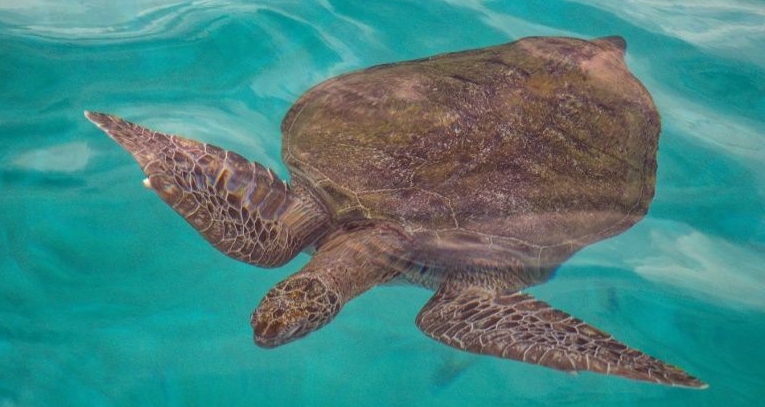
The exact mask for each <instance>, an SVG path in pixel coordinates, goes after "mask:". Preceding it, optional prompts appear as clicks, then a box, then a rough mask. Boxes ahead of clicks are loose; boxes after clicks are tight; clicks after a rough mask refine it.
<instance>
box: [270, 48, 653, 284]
mask: <svg viewBox="0 0 765 407" xmlns="http://www.w3.org/2000/svg"><path fill="white" fill-rule="evenodd" d="M623 56H624V43H623V42H621V41H620V39H619V38H606V39H601V40H596V41H593V42H588V41H584V40H579V39H573V38H527V39H524V40H521V41H517V42H514V43H511V44H507V45H501V46H497V47H492V48H486V49H482V50H478V51H471V52H461V53H455V54H446V55H441V56H436V57H433V58H428V59H423V60H418V61H411V62H404V63H400V64H393V65H384V66H379V67H375V68H371V69H367V70H364V71H360V72H356V73H351V74H348V75H344V76H341V77H338V78H335V79H331V80H329V81H327V82H324V83H322V84H321V85H319V86H317V87H315V88H313V89H311V90H310V91H309V92H307V93H306V94H305V95H304V96H303V97H301V98H300V100H298V101H297V103H296V104H295V105H294V106H293V107H292V109H290V111H289V112H288V113H287V115H286V117H285V119H284V121H283V123H282V131H283V133H284V147H283V156H284V160H285V162H286V163H287V165H288V166H289V167H290V171H291V173H292V174H294V175H296V176H298V177H300V178H301V179H302V180H303V181H305V183H306V184H308V185H310V187H311V189H312V190H314V191H315V193H316V194H317V195H319V196H320V199H321V200H322V201H323V202H324V203H325V204H326V205H327V206H328V210H329V212H330V213H332V214H334V216H335V217H336V219H337V221H338V222H340V223H343V222H349V221H357V220H361V219H376V220H383V221H386V220H387V221H390V222H391V224H394V225H397V226H399V227H401V228H403V229H404V230H405V231H406V233H407V234H409V235H411V237H412V241H413V243H414V245H415V246H416V247H414V248H413V249H412V253H410V254H411V255H413V256H414V260H415V261H416V262H417V263H424V264H435V265H437V266H440V267H452V266H453V267H456V268H458V269H462V268H464V267H466V266H468V267H471V269H475V268H478V269H479V270H480V269H481V268H484V267H490V266H493V267H497V268H502V267H505V266H506V262H507V258H508V256H512V257H513V258H515V259H517V260H519V261H520V262H521V263H523V265H524V267H525V268H526V271H525V273H526V274H527V276H524V277H529V281H527V283H533V282H539V278H544V276H545V275H546V274H547V272H549V271H550V269H551V268H554V267H556V266H557V265H558V264H560V263H561V262H562V261H563V260H565V259H566V258H567V257H569V256H570V255H571V254H572V253H573V252H574V251H576V250H578V249H580V248H581V247H583V246H585V245H587V244H589V243H592V242H594V241H597V240H601V239H603V238H605V237H608V236H612V235H614V234H617V233H620V232H622V231H623V230H625V229H626V228H628V227H629V226H631V225H632V224H634V223H635V222H636V221H637V220H639V219H640V218H642V217H643V215H644V214H645V212H646V210H647V209H648V204H649V202H650V200H651V198H652V197H653V188H654V182H655V172H656V148H657V141H658V135H659V116H658V113H657V111H656V108H655V106H654V104H653V101H652V100H651V97H650V95H649V94H648V92H647V91H646V89H645V88H644V87H643V86H642V84H641V83H640V82H639V81H638V80H637V79H636V78H635V77H634V76H632V74H631V73H630V72H629V70H628V69H627V67H626V65H625V63H624V59H623ZM535 268H536V269H538V270H539V274H538V275H536V274H537V273H536V272H535V271H532V270H533V269H535ZM516 288H520V287H516Z"/></svg>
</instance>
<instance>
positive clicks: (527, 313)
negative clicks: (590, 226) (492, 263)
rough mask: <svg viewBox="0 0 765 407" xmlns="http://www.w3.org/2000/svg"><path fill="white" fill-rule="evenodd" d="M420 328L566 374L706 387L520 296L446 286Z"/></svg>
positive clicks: (423, 316)
mask: <svg viewBox="0 0 765 407" xmlns="http://www.w3.org/2000/svg"><path fill="white" fill-rule="evenodd" d="M417 326H418V327H419V328H420V329H421V330H422V331H423V332H425V334H426V335H428V336H430V337H431V338H433V339H436V340H438V341H440V342H443V343H445V344H447V345H450V346H453V347H455V348H459V349H462V350H466V351H469V352H474V353H480V354H487V355H494V356H499V357H502V358H507V359H515V360H519V361H523V362H528V363H534V364H538V365H543V366H548V367H552V368H555V369H559V370H565V371H578V370H588V371H591V372H596V373H604V374H610V375H618V376H623V377H627V378H630V379H635V380H642V381H647V382H654V383H660V384H666V385H670V386H681V387H693V388H705V387H707V385H706V384H705V383H703V382H702V381H700V380H698V379H696V378H695V377H693V376H690V375H688V374H687V373H686V372H684V371H683V370H681V369H679V368H677V367H674V366H671V365H668V364H666V363H664V362H662V361H660V360H658V359H655V358H653V357H651V356H648V355H646V354H645V353H643V352H640V351H638V350H636V349H632V348H630V347H628V346H626V345H624V344H622V343H621V342H619V341H617V340H615V339H614V338H613V337H612V336H611V335H609V334H607V333H605V332H603V331H601V330H599V329H596V328H594V327H592V326H590V325H588V324H586V323H585V322H583V321H581V320H579V319H576V318H574V317H572V316H570V315H568V314H566V313H565V312H563V311H560V310H557V309H554V308H552V307H550V306H549V305H548V304H546V303H544V302H542V301H539V300H537V299H536V298H534V297H532V296H530V295H528V294H522V293H520V292H513V293H507V294H502V293H497V292H495V291H491V290H488V289H485V288H482V287H476V286H462V285H460V284H459V283H449V282H446V283H444V284H443V285H442V287H441V288H440V289H439V290H438V291H437V292H436V294H435V295H434V296H433V298H431V299H430V301H429V302H428V303H427V304H426V305H425V307H424V308H423V309H422V311H420V314H419V315H418V316H417Z"/></svg>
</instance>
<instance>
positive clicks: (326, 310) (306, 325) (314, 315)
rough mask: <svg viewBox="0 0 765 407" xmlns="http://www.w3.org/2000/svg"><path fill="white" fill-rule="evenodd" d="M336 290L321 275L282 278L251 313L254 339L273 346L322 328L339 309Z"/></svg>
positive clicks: (262, 344) (263, 345) (339, 302)
mask: <svg viewBox="0 0 765 407" xmlns="http://www.w3.org/2000/svg"><path fill="white" fill-rule="evenodd" d="M339 294H340V293H339V292H338V291H337V290H335V289H333V287H332V285H330V284H328V281H327V280H326V279H324V278H321V277H320V276H319V277H315V276H311V275H305V274H304V273H300V274H298V275H295V276H293V277H291V278H288V279H287V280H284V281H282V282H281V283H279V284H277V285H276V286H275V287H274V288H272V289H271V291H269V292H268V294H266V296H265V297H264V298H263V300H262V301H261V302H260V305H259V306H258V308H257V309H256V310H255V312H253V313H252V317H251V319H250V325H252V329H253V331H254V337H255V343H256V344H257V345H258V346H261V347H264V348H274V347H277V346H280V345H284V344H285V343H288V342H292V341H293V340H295V339H299V338H302V337H303V336H306V335H308V334H309V333H311V332H313V331H315V330H317V329H319V328H321V327H322V326H324V325H326V324H327V323H328V322H329V321H331V320H332V318H334V317H335V315H337V313H338V312H339V311H340V308H341V307H342V304H341V301H340V295H339Z"/></svg>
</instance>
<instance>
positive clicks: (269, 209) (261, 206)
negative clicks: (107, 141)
mask: <svg viewBox="0 0 765 407" xmlns="http://www.w3.org/2000/svg"><path fill="white" fill-rule="evenodd" d="M86 117H87V118H88V119H89V120H90V121H92V122H93V123H95V124H96V125H97V126H98V127H100V128H101V129H102V130H103V131H104V132H106V134H108V135H109V136H110V137H111V138H112V139H114V140H115V141H116V142H117V143H119V144H120V145H122V146H123V147H124V148H125V149H126V150H128V151H129V152H130V154H132V155H133V157H134V158H135V159H136V161H138V163H139V164H140V165H141V169H142V170H143V171H144V173H145V174H146V176H147V181H146V182H145V184H147V186H148V187H150V188H151V189H153V190H154V191H156V192H157V194H158V195H159V196H160V198H162V200H163V201H165V202H166V203H167V204H168V205H170V206H171V207H172V208H173V209H174V210H175V211H176V212H178V213H179V214H180V215H181V216H183V217H184V219H186V221H187V222H189V223H190V224H191V225H192V226H193V227H194V228H195V229H196V230H197V231H198V232H199V233H200V234H201V235H202V236H203V237H204V238H205V239H207V241H209V242H210V243H211V244H212V245H213V246H215V247H216V248H217V249H218V250H220V251H221V252H223V253H226V254H227V255H229V256H231V257H233V258H235V259H237V260H241V261H244V262H247V263H250V264H254V265H257V266H261V267H274V266H279V265H281V264H284V263H286V262H287V261H289V260H290V259H292V258H293V257H294V256H295V255H296V254H297V253H298V252H300V251H301V250H303V248H304V247H305V246H306V245H307V244H308V243H310V242H311V241H312V240H313V239H315V238H316V236H317V231H318V230H319V229H320V227H321V226H322V225H323V224H324V223H325V221H326V216H323V212H321V211H318V210H315V208H314V207H312V206H311V205H309V203H308V202H307V201H305V200H301V199H300V198H299V197H295V196H293V195H292V194H291V193H290V190H289V188H288V186H287V184H285V183H284V182H282V181H281V180H279V179H278V178H277V177H276V175H274V173H273V172H272V171H271V170H270V169H266V168H264V167H263V166H261V165H260V164H258V163H252V162H248V161H247V160H245V159H244V158H243V157H242V156H240V155H239V154H236V153H234V152H231V151H226V150H223V149H221V148H219V147H216V146H213V145H210V144H205V143H200V142H197V141H193V140H189V139H186V138H183V137H180V136H175V135H168V134H164V133H160V132H156V131H153V130H149V129H147V128H144V127H141V126H138V125H136V124H133V123H129V122H126V121H124V120H122V119H120V118H119V117H116V116H111V115H106V114H102V113H95V112H86Z"/></svg>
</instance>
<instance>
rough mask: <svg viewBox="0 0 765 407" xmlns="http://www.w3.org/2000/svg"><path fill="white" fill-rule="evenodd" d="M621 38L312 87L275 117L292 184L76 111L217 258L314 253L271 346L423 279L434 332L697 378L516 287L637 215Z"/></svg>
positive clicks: (652, 150) (641, 177) (390, 69)
mask: <svg viewBox="0 0 765 407" xmlns="http://www.w3.org/2000/svg"><path fill="white" fill-rule="evenodd" d="M625 48H626V44H625V41H624V40H623V39H622V38H621V37H616V36H614V37H605V38H599V39H594V40H590V41H587V40H582V39H575V38H559V37H530V38H524V39H521V40H518V41H515V42H512V43H509V44H504V45H499V46H494V47H489V48H483V49H477V50H470V51H464V52H456V53H450V54H443V55H438V56H433V57H430V58H425V59H419V60H414V61H408V62H400V63H395V64H388V65H380V66H376V67H372V68H369V69H365V70H361V71H357V72H353V73H349V74H345V75H342V76H339V77H336V78H333V79H330V80H328V81H326V82H323V83H321V84H319V85H317V86H315V87H314V88H312V89H311V90H309V91H308V92H307V93H306V94H305V95H303V96H302V97H301V98H300V99H299V100H298V101H297V102H296V103H295V105H294V106H292V108H291V109H290V110H289V112H288V113H287V114H286V116H285V118H284V120H283V122H282V132H283V147H282V157H283V159H284V162H285V163H286V165H287V168H288V169H289V173H290V182H289V184H288V183H286V182H284V181H281V180H280V179H279V178H278V177H277V176H276V175H275V174H274V173H273V172H272V171H271V170H270V169H267V168H265V167H263V166H261V165H260V164H258V163H255V162H250V161H248V160H246V159H245V158H243V157H242V156H240V155H238V154H236V153H234V152H231V151H226V150H223V149H221V148H219V147H216V146H213V145H210V144H205V143H201V142H197V141H192V140H189V139H185V138H182V137H179V136H175V135H167V134H163V133H160V132H156V131H153V130H149V129H146V128H143V127H141V126H138V125H136V124H133V123H129V122H127V121H124V120H122V119H120V118H118V117H116V116H111V115H106V114H102V113H92V112H86V116H87V118H88V119H90V120H91V121H92V122H94V123H95V124H96V125H98V126H99V127H100V128H101V129H102V130H104V131H105V132H106V133H107V134H108V135H109V136H110V137H111V138H113V139H114V140H115V141H116V142H117V143H119V144H121V145H122V146H123V147H124V148H125V149H127V150H128V151H129V152H130V153H131V154H132V155H133V157H134V158H135V159H136V160H137V161H138V163H139V164H140V165H141V168H142V169H143V171H144V172H145V173H146V176H147V177H148V178H147V179H146V180H145V181H144V184H145V185H146V186H147V187H149V188H151V189H153V190H154V191H156V192H157V193H158V194H159V196H160V197H161V198H162V199H163V200H164V201H165V202H166V203H168V204H169V205H170V206H172V208H173V209H174V210H175V211H177V212H178V213H179V214H181V215H182V216H183V217H184V218H185V219H186V220H187V221H188V222H189V223H190V224H191V225H192V226H193V227H194V228H196V229H197V231H199V233H201V234H202V236H204V238H205V239H207V240H208V241H209V242H210V243H212V245H214V246H215V247H216V248H218V249H219V250H220V251H222V252H223V253H225V254H227V255H229V256H231V257H233V258H234V259H237V260H241V261H244V262H247V263H250V264H253V265H256V266H260V267H274V266H279V265H282V264H285V263H286V262H288V261H289V260H290V259H292V258H293V257H294V256H295V255H296V254H298V253H299V252H300V251H307V252H309V253H312V254H313V257H312V259H311V260H310V262H309V263H308V264H307V265H306V266H305V267H303V269H302V270H301V271H299V272H298V273H296V274H294V275H292V276H290V277H289V278H287V279H286V280H284V281H282V282H280V283H279V284H277V285H276V286H275V287H274V288H272V289H271V290H270V291H269V292H268V293H267V294H266V296H265V297H264V298H263V300H262V301H261V303H260V305H259V306H258V308H257V309H256V310H255V311H254V312H253V314H252V316H251V325H252V328H253V329H254V338H255V342H256V343H257V344H258V345H260V346H262V347H275V346H279V345H282V344H285V343H287V342H290V341H292V340H295V339H297V338H300V337H303V336H305V335H307V334H308V333H310V332H313V331H315V330H316V329H318V328H320V327H322V326H323V325H325V324H327V323H328V322H329V321H331V320H332V319H333V318H334V317H335V316H336V315H337V313H338V312H339V311H340V309H341V308H342V307H343V305H344V304H345V303H346V302H348V301H349V300H351V299H352V298H354V297H356V296H357V295H359V294H361V293H363V292H365V291H367V290H369V289H370V288H372V287H374V286H376V285H379V284H385V283H389V282H405V283H411V284H417V285H420V286H423V287H426V288H429V289H432V290H434V291H435V294H434V295H433V297H432V298H431V299H430V301H428V303H427V304H426V305H425V307H424V308H423V309H422V310H421V311H420V313H419V315H418V316H417V319H416V323H417V326H418V327H419V328H420V329H421V330H422V331H423V332H424V333H425V334H426V335H428V336H430V337H431V338H433V339H435V340H437V341H440V342H443V343H445V344H447V345H450V346H453V347H456V348H459V349H463V350H466V351H470V352H476V353H481V354H489V355H494V356H499V357H503V358H509V359H516V360H520V361H524V362H529V363H536V364H539V365H544V366H549V367H552V368H556V369H560V370H564V371H578V370H589V371H593V372H599V373H606V374H613V375H620V376H625V377H628V378H632V379H637V380H644V381H649V382H656V383H663V384H668V385H674V386H685V387H704V386H705V384H704V383H703V382H701V381H700V380H698V379H696V378H694V377H692V376H690V375H688V374H687V373H685V372H684V371H682V370H681V369H679V368H677V367H673V366H670V365H668V364H666V363H664V362H662V361H659V360H657V359H654V358H653V357H650V356H648V355H646V354H644V353H642V352H640V351H638V350H635V349H632V348H629V347H627V346H626V345H624V344H622V343H620V342H618V341H617V340H615V339H614V338H613V337H611V336H610V335H609V334H607V333H605V332H603V331H601V330H598V329H596V328H594V327H592V326H590V325H588V324H586V323H584V322H582V321H581V320H579V319H576V318H574V317H572V316H570V315H568V314H566V313H564V312H562V311H559V310H557V309H554V308H552V307H550V306H549V305H548V304H546V303H544V302H542V301H539V300H537V299H535V298H534V297H532V296H531V295H529V294H526V293H522V292H521V290H522V289H524V288H526V287H529V286H531V285H534V284H538V283H541V282H544V281H545V280H547V279H548V278H550V277H551V275H552V273H553V272H554V270H555V269H556V268H557V267H558V266H559V265H560V263H562V262H563V261H565V260H566V259H568V258H569V257H570V256H571V255H572V254H574V253H575V252H576V251H578V250H579V249H581V248H583V247H585V246H587V245H588V244H591V243H593V242H596V241H599V240H602V239H605V238H607V237H610V236H614V235H616V234H618V233H620V232H622V231H624V230H626V229H627V228H629V227H630V226H632V225H633V224H635V222H637V221H638V220H640V219H641V218H642V217H643V215H644V214H645V213H646V211H647V209H648V205H649V203H650V201H651V199H652V198H653V195H654V184H655V173H656V150H657V142H658V136H659V131H660V120H659V114H658V113H657V111H656V107H655V106H654V103H653V101H652V99H651V96H650V95H649V93H648V92H647V91H646V89H645V88H644V87H643V85H642V84H641V83H640V81H638V79H636V78H635V77H634V76H633V75H632V74H631V73H630V71H629V70H628V68H627V66H626V64H625V62H624V53H625Z"/></svg>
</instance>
